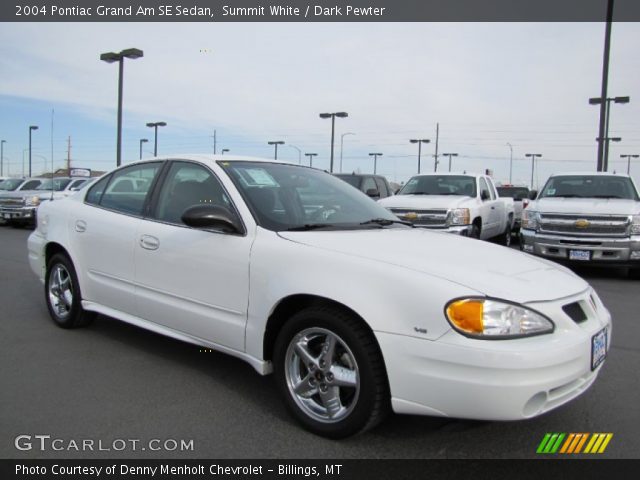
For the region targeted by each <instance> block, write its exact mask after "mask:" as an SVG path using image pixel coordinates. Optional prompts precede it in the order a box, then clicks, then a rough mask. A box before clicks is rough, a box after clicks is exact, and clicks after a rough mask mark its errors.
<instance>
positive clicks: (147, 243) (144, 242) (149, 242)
mask: <svg viewBox="0 0 640 480" xmlns="http://www.w3.org/2000/svg"><path fill="white" fill-rule="evenodd" d="M140 246H141V247H142V248H144V249H145V250H157V249H158V248H159V247H160V240H158V239H157V238H156V237H152V236H151V235H142V236H141V237H140Z"/></svg>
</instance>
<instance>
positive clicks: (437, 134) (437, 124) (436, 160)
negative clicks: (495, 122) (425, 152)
mask: <svg viewBox="0 0 640 480" xmlns="http://www.w3.org/2000/svg"><path fill="white" fill-rule="evenodd" d="M439 135H440V124H439V123H436V153H435V154H434V155H433V157H434V158H435V162H434V164H433V171H434V172H437V171H438V137H439Z"/></svg>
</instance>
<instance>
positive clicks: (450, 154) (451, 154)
mask: <svg viewBox="0 0 640 480" xmlns="http://www.w3.org/2000/svg"><path fill="white" fill-rule="evenodd" d="M442 155H445V156H448V157H449V171H451V157H457V156H458V154H457V153H443V154H442Z"/></svg>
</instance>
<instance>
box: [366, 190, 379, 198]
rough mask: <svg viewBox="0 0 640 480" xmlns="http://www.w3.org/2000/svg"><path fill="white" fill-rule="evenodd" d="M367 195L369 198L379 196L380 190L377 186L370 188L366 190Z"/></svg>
mask: <svg viewBox="0 0 640 480" xmlns="http://www.w3.org/2000/svg"><path fill="white" fill-rule="evenodd" d="M367 195H368V196H369V197H371V198H375V197H379V196H380V191H379V190H378V189H377V188H370V189H369V190H367Z"/></svg>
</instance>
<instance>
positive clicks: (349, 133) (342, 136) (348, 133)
mask: <svg viewBox="0 0 640 480" xmlns="http://www.w3.org/2000/svg"><path fill="white" fill-rule="evenodd" d="M345 135H355V133H352V132H347V133H343V134H342V135H340V173H342V147H343V145H344V136H345Z"/></svg>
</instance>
